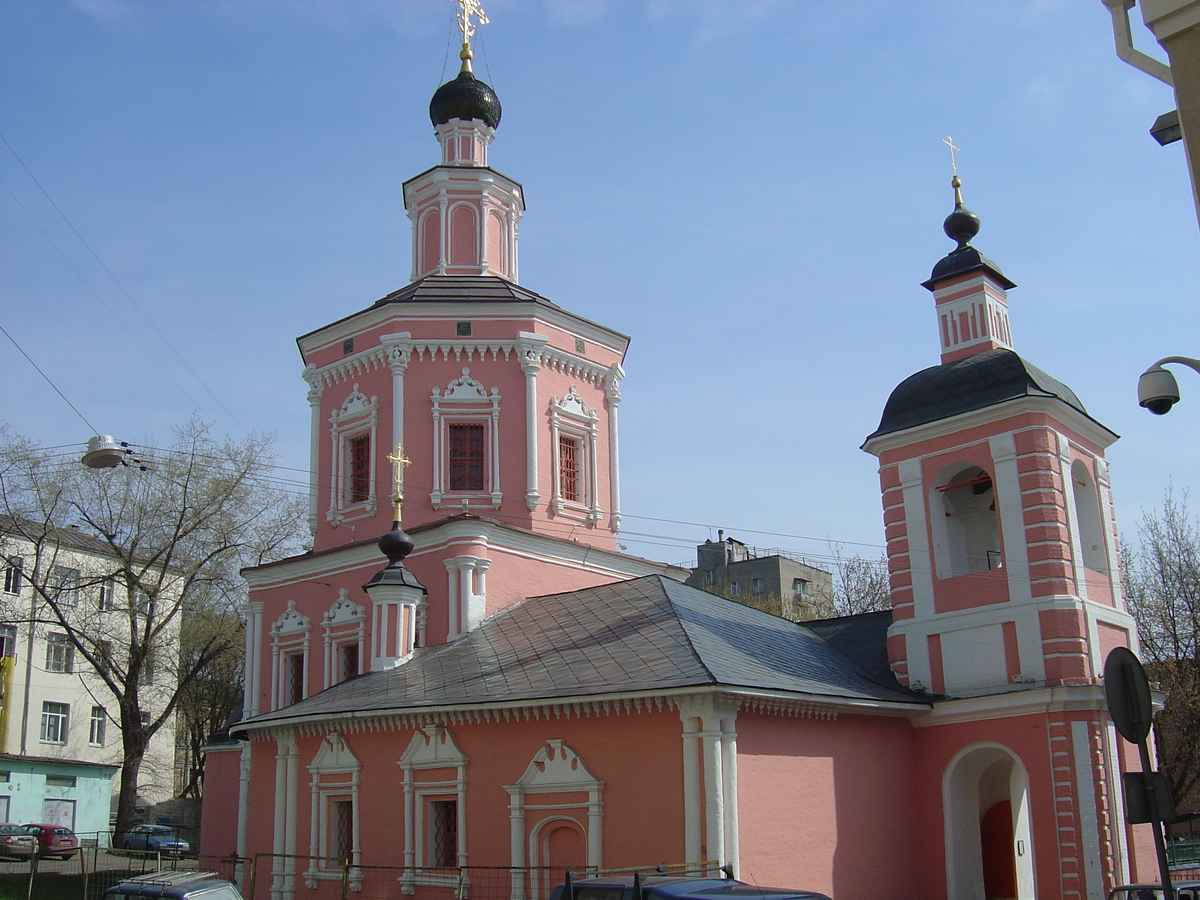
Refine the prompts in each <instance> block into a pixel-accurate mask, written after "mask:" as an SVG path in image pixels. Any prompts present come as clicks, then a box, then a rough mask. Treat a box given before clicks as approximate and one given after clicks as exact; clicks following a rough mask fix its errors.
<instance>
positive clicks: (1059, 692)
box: [913, 684, 1107, 728]
mask: <svg viewBox="0 0 1200 900" xmlns="http://www.w3.org/2000/svg"><path fill="white" fill-rule="evenodd" d="M1097 709H1107V700H1106V698H1105V695H1104V685H1102V684H1065V685H1054V686H1052V687H1039V688H1031V689H1029V690H1015V691H1006V692H1004V693H1000V694H986V695H984V696H980V697H969V698H966V699H962V700H938V701H937V702H935V703H934V704H933V708H932V709H931V710H930V711H929V713H928V714H927V715H925V716H922V717H921V718H919V719H914V720H913V726H914V727H916V728H928V727H930V726H934V725H952V724H958V723H962V722H978V721H983V720H991V719H1004V718H1011V717H1013V716H1045V715H1048V714H1050V713H1061V712H1076V711H1084V710H1090V711H1094V710H1097Z"/></svg>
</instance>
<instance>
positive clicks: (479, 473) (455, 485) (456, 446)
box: [446, 423, 484, 491]
mask: <svg viewBox="0 0 1200 900" xmlns="http://www.w3.org/2000/svg"><path fill="white" fill-rule="evenodd" d="M446 431H447V437H448V438H449V445H450V447H449V450H450V459H449V463H450V483H449V487H450V490H452V491H482V490H483V489H484V488H483V483H484V482H483V472H484V443H483V439H484V434H483V425H482V424H479V425H475V424H463V423H451V424H450V425H449V426H447V429H446Z"/></svg>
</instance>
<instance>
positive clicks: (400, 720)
mask: <svg viewBox="0 0 1200 900" xmlns="http://www.w3.org/2000/svg"><path fill="white" fill-rule="evenodd" d="M702 699H711V700H712V702H713V703H715V704H719V705H724V706H726V707H729V708H731V709H735V710H744V711H746V712H750V713H757V714H762V715H778V716H788V717H799V718H809V719H819V720H829V721H832V720H835V719H836V718H837V717H838V715H839V714H840V713H856V714H868V715H885V716H893V717H894V716H908V717H914V716H925V715H927V714H928V712H929V709H930V706H929V704H926V703H912V704H908V703H889V702H886V701H872V700H853V699H848V698H842V697H824V696H813V695H798V694H793V693H788V692H785V691H772V690H762V691H754V690H751V689H736V690H731V689H729V688H724V687H713V686H704V687H692V688H676V689H673V690H666V691H614V692H613V693H610V694H605V695H603V696H573V697H560V698H553V699H551V698H546V699H539V700H517V701H512V702H509V703H497V704H494V705H490V706H489V705H483V704H479V703H473V704H467V703H463V704H448V705H445V706H434V707H428V708H424V709H421V710H418V711H413V712H403V711H400V710H347V711H345V712H332V713H319V714H313V715H309V716H294V717H290V718H288V719H286V720H285V721H280V720H279V719H272V720H270V721H266V722H263V723H262V724H261V725H257V726H256V724H255V721H254V719H248V720H244V721H242V722H239V723H238V724H237V725H236V726H234V730H236V731H237V732H239V738H248V739H249V740H250V741H252V742H254V743H258V742H260V741H263V740H271V739H272V738H273V736H274V735H275V734H276V733H277V732H280V731H284V730H288V731H289V733H290V729H296V730H297V731H298V733H299V734H301V735H305V736H310V737H311V736H319V735H323V734H325V733H326V732H327V731H329V730H330V729H336V730H338V731H340V732H342V733H353V732H372V731H397V730H408V729H416V728H424V727H426V726H429V725H473V724H486V723H490V722H514V721H536V720H541V719H546V720H550V719H563V718H567V719H570V718H577V719H580V718H591V717H592V716H613V715H636V714H640V713H644V712H649V713H660V712H668V711H673V710H678V709H679V708H680V705H681V704H687V703H689V702H690V703H695V702H696V701H697V700H702Z"/></svg>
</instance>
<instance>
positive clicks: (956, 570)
mask: <svg viewBox="0 0 1200 900" xmlns="http://www.w3.org/2000/svg"><path fill="white" fill-rule="evenodd" d="M931 501H932V502H931V503H930V507H931V512H932V513H933V515H932V519H933V523H932V524H933V538H934V557H935V559H936V560H937V567H938V573H937V574H938V577H939V578H953V577H955V576H957V575H968V574H970V573H972V572H986V571H988V570H989V569H1000V568H1003V566H1004V560H1003V557H1002V554H1001V552H1000V530H999V520H998V517H997V514H996V491H995V488H994V486H993V484H992V476H991V475H990V474H989V473H988V472H986V471H984V470H983V469H981V468H980V467H979V466H971V465H967V466H963V465H962V464H959V465H955V466H950V467H948V468H946V469H944V470H943V471H942V473H941V474H940V475H939V476H938V478H937V479H936V480H935V482H934V491H933V497H932V498H931ZM939 507H940V509H939Z"/></svg>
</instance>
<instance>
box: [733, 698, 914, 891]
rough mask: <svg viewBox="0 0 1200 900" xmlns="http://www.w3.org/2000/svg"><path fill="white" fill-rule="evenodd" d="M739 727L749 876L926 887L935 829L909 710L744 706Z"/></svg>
mask: <svg viewBox="0 0 1200 900" xmlns="http://www.w3.org/2000/svg"><path fill="white" fill-rule="evenodd" d="M737 732H738V813H739V817H740V819H741V829H740V836H739V839H740V850H741V872H740V875H739V877H740V878H741V879H742V880H744V881H750V882H753V883H757V884H762V885H773V886H778V887H791V888H804V889H809V890H816V891H821V892H822V893H826V894H829V895H831V896H833V897H836V898H837V900H877V898H879V897H881V896H886V897H888V898H895V900H904V898H914V900H915V898H917V897H919V896H921V895H920V892H919V890H918V886H919V883H920V869H919V861H918V856H917V853H916V849H917V847H918V846H919V845H920V844H921V843H923V841H922V840H921V836H923V835H927V834H929V832H928V830H927V829H926V828H925V827H924V822H923V820H922V817H921V815H920V811H919V809H918V807H917V792H916V788H915V784H914V781H913V771H914V769H915V766H916V759H915V755H914V746H915V745H914V739H913V729H912V727H911V725H910V724H909V722H908V720H907V719H891V718H885V717H867V716H854V715H846V714H843V715H840V716H839V717H838V718H837V719H836V720H835V721H819V720H805V719H793V718H785V717H781V716H763V715H755V714H748V713H745V712H743V713H741V714H739V715H738V720H737Z"/></svg>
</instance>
